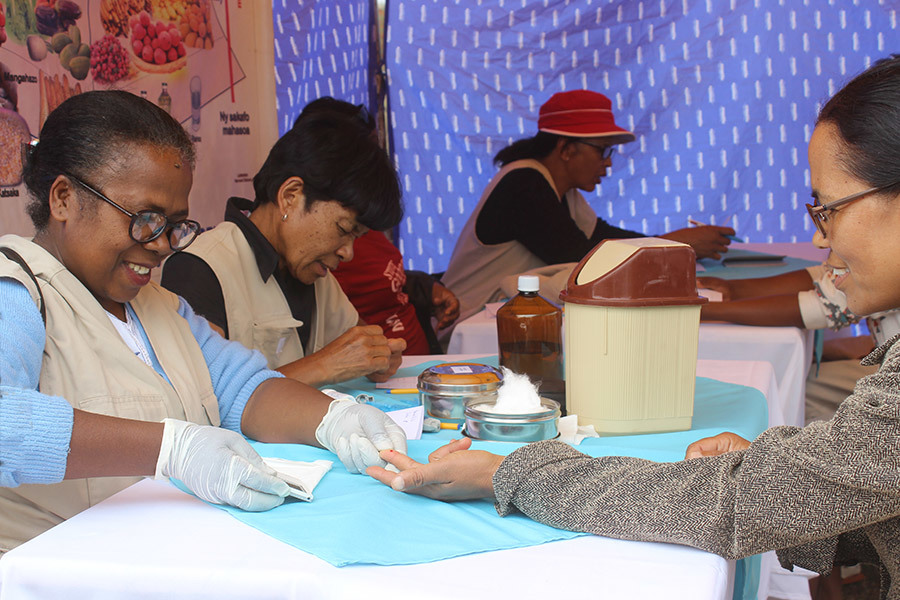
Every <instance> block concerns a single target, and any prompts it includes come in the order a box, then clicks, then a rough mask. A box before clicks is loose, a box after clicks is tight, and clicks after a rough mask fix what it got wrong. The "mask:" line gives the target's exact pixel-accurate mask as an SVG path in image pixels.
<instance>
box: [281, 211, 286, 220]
mask: <svg viewBox="0 0 900 600" xmlns="http://www.w3.org/2000/svg"><path fill="white" fill-rule="evenodd" d="M281 220H282V221H287V213H284V214H283V215H282V216H281Z"/></svg>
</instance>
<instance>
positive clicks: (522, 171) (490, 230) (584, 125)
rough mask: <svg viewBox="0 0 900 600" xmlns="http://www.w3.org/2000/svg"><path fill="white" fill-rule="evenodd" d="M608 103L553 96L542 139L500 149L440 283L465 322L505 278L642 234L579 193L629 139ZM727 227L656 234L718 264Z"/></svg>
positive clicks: (542, 119)
mask: <svg viewBox="0 0 900 600" xmlns="http://www.w3.org/2000/svg"><path fill="white" fill-rule="evenodd" d="M611 107H612V105H611V103H610V101H609V99H608V98H607V97H606V96H604V95H603V94H598V93H596V92H591V91H587V90H573V91H569V92H560V93H557V94H554V95H553V96H552V97H551V98H550V99H549V100H548V101H547V102H545V103H544V105H543V106H541V109H540V115H539V117H538V130H539V131H538V133H537V135H535V136H534V137H530V138H526V139H522V140H519V141H517V142H515V143H513V144H512V145H511V146H507V147H506V148H504V149H502V150H500V152H498V153H497V155H496V156H495V157H494V162H495V163H498V164H500V165H501V166H502V169H500V172H499V173H497V175H495V176H494V178H493V179H492V180H491V182H490V183H489V184H488V186H487V188H485V190H484V193H483V194H482V196H481V200H480V201H479V202H478V205H477V206H476V207H475V210H474V211H473V212H472V215H471V216H470V217H469V220H468V221H467V222H466V225H465V227H464V228H463V230H462V233H461V234H460V236H459V239H458V240H457V242H456V247H455V248H454V249H453V255H452V256H451V258H450V264H449V266H448V267H447V271H446V273H445V274H444V276H443V277H442V278H441V281H442V282H443V284H444V285H446V286H447V287H448V288H450V290H451V291H452V292H453V293H454V294H456V296H457V297H458V298H459V301H460V304H461V305H462V308H461V313H462V318H463V319H465V318H468V317H470V316H471V315H473V314H475V313H476V312H478V311H480V310H481V309H482V308H483V307H484V305H485V304H486V303H488V302H493V301H496V300H499V299H500V298H502V297H503V294H502V291H501V290H500V281H501V280H502V279H503V278H504V277H508V276H510V275H516V274H518V273H523V272H525V271H530V270H532V269H535V268H537V267H543V266H546V265H552V264H558V263H570V262H578V261H579V260H581V259H582V258H583V257H584V256H585V254H587V253H588V252H590V251H591V249H593V248H594V247H595V246H596V245H597V244H599V243H600V242H601V241H603V240H605V239H610V238H636V237H644V235H643V234H641V233H638V232H636V231H628V230H627V229H620V228H618V227H614V226H612V225H610V224H609V223H607V222H606V221H604V220H603V219H600V218H598V217H597V214H596V213H595V212H594V210H593V209H592V208H591V207H590V205H589V204H588V203H587V201H586V200H585V199H584V196H582V195H581V193H580V192H579V191H578V190H582V191H585V192H592V191H594V188H595V187H596V185H597V184H598V183H599V182H600V179H601V178H602V177H603V176H605V175H606V170H607V169H608V168H609V167H610V165H611V164H612V153H613V148H614V146H616V145H617V144H622V143H625V142H631V141H634V134H633V133H631V132H630V131H627V130H625V129H622V128H621V127H618V126H617V125H616V123H615V121H614V120H613V114H612V110H611ZM733 234H734V230H733V229H731V228H730V227H716V226H703V227H691V228H687V229H679V230H677V231H673V232H671V233H667V234H664V235H661V236H659V237H663V238H667V239H670V240H675V241H678V242H683V243H686V244H690V245H691V246H692V247H693V248H694V251H695V252H696V253H697V257H698V258H705V257H712V258H719V257H720V253H722V252H726V251H727V249H728V244H729V243H730V240H729V239H728V238H727V237H726V236H727V235H733Z"/></svg>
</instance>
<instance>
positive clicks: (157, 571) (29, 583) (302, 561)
mask: <svg viewBox="0 0 900 600" xmlns="http://www.w3.org/2000/svg"><path fill="white" fill-rule="evenodd" d="M434 358H435V357H414V358H411V359H410V360H407V361H406V362H405V364H406V365H413V364H417V363H419V362H421V361H423V360H432V359H434ZM442 358H447V359H464V358H466V357H449V356H448V357H442ZM697 372H698V375H701V376H704V377H714V378H718V379H721V380H723V381H728V382H730V383H738V384H741V385H748V386H751V387H756V388H757V389H760V390H761V391H762V392H763V393H765V394H767V395H768V394H772V393H773V392H775V389H776V388H775V385H774V376H773V374H772V371H771V367H770V366H769V365H768V364H767V363H758V362H757V363H753V362H735V361H705V360H701V361H698V370H697ZM386 518H402V517H399V516H393V517H391V516H387V515H386ZM733 570H734V565H733V563H730V562H729V561H726V560H724V559H723V558H721V557H719V556H715V555H713V554H709V553H707V552H703V551H700V550H695V549H692V548H687V547H683V546H677V545H671V544H653V543H643V542H626V541H621V540H613V539H608V538H603V537H598V536H586V537H581V538H576V539H572V540H566V541H561V542H553V543H550V544H543V545H540V546H533V547H529V548H519V549H514V550H503V551H497V552H489V553H482V554H474V555H469V556H462V557H458V558H453V559H449V560H444V561H440V562H435V563H427V564H420V565H411V566H394V567H380V566H353V567H345V568H340V569H339V568H336V567H333V566H332V565H330V564H328V563H326V562H325V561H323V560H320V559H318V558H316V557H315V556H312V555H310V554H307V553H305V552H303V551H301V550H298V549H296V548H294V547H292V546H288V545H286V544H284V543H282V542H279V541H277V540H275V539H273V538H270V537H269V536H267V535H265V534H263V533H260V532H259V531H257V530H255V529H253V528H251V527H249V526H247V525H244V524H243V523H241V522H239V521H237V520H236V519H234V518H233V517H231V516H230V515H229V514H227V513H226V512H224V511H221V510H219V509H216V508H214V507H212V506H209V505H207V504H205V503H203V502H201V501H199V500H197V499H196V498H194V497H192V496H190V495H188V494H185V493H183V492H181V491H179V490H177V489H176V488H175V487H173V486H172V485H170V484H168V483H166V482H156V481H150V480H145V481H142V482H140V483H138V484H136V485H134V486H132V487H130V488H128V489H126V490H124V491H122V492H120V493H118V494H116V495H115V496H113V497H112V498H109V499H108V500H106V501H104V502H101V503H100V504H98V505H97V506H95V507H93V508H91V509H89V510H87V511H85V512H83V513H81V514H79V515H76V516H75V517H73V518H72V519H69V520H68V521H66V522H64V523H62V524H61V525H59V526H57V527H55V528H53V529H51V530H50V531H48V532H46V533H45V534H43V535H41V536H38V537H37V538H35V539H33V540H31V541H30V542H28V543H26V544H23V545H22V546H20V547H19V548H16V549H15V550H12V551H11V552H9V553H7V554H6V555H5V556H3V557H2V558H0V600H6V599H10V598H16V599H30V598H34V599H38V598H40V599H45V598H67V599H79V598H92V599H102V598H122V597H127V598H167V599H168V598H188V597H204V598H220V599H224V598H241V599H244V598H259V599H262V598H304V599H312V598H323V599H324V598H350V597H355V598H366V599H367V600H378V599H382V598H383V599H385V600H400V599H404V598H410V599H412V598H416V599H418V598H426V597H427V598H448V599H450V598H452V599H454V600H455V599H456V598H459V597H460V596H461V595H464V596H465V597H467V598H491V599H492V600H495V599H497V598H513V597H522V598H534V597H549V596H556V597H562V598H565V597H571V598H577V597H581V596H583V595H584V594H585V592H586V591H595V590H602V595H603V597H606V598H634V599H641V598H647V599H651V598H652V599H656V598H684V599H691V600H694V599H727V598H731V593H732V592H731V590H732V586H733ZM761 584H765V581H761Z"/></svg>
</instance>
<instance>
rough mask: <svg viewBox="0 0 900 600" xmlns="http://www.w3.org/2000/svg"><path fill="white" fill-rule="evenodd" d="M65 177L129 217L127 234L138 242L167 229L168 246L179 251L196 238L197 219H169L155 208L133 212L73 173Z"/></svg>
mask: <svg viewBox="0 0 900 600" xmlns="http://www.w3.org/2000/svg"><path fill="white" fill-rule="evenodd" d="M66 177H68V178H69V179H71V180H72V181H74V182H75V183H77V184H78V185H80V186H81V187H83V188H84V189H86V190H87V191H89V192H90V193H92V194H93V195H95V196H97V197H98V198H100V199H101V200H103V201H104V202H106V203H108V204H111V205H113V206H115V207H116V208H118V209H119V210H120V211H122V212H123V213H125V214H126V215H128V216H129V217H131V226H130V228H129V230H128V234H129V235H130V236H131V239H133V240H134V241H135V242H137V243H139V244H146V243H147V242H152V241H153V240H155V239H156V238H158V237H159V236H161V235H162V234H163V233H164V232H165V231H166V230H168V232H169V233H168V236H167V238H168V240H169V247H170V248H171V249H172V250H174V251H175V252H179V251H181V250H184V249H185V248H187V247H188V246H190V245H191V242H193V241H194V240H195V239H196V238H197V234H198V233H200V223H198V222H197V221H192V220H190V219H183V220H181V221H169V217H167V216H166V215H165V214H163V213H161V212H159V211H156V210H142V211H138V212H136V213H133V212H131V211H129V210H128V209H126V208H124V207H122V206H120V205H118V204H117V203H115V202H113V201H112V200H110V199H109V198H107V197H106V196H105V195H104V194H102V193H100V192H98V191H97V190H96V189H94V188H92V187H91V186H89V185H88V184H86V183H85V182H83V181H82V180H80V179H78V178H77V177H75V176H74V175H69V174H66Z"/></svg>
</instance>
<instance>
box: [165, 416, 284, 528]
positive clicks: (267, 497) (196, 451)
mask: <svg viewBox="0 0 900 600" xmlns="http://www.w3.org/2000/svg"><path fill="white" fill-rule="evenodd" d="M163 423H164V427H163V439H162V446H161V447H160V449H159V458H158V459H157V461H156V474H155V476H154V479H165V478H168V477H174V478H175V479H178V480H180V481H181V482H182V483H184V485H186V486H187V488H188V489H189V490H191V491H192V492H194V493H195V494H196V495H197V496H199V497H200V498H202V499H204V500H206V501H207V502H214V503H215V504H230V505H231V506H236V507H238V508H242V509H244V510H250V511H262V510H269V509H271V508H275V507H276V506H278V505H279V504H281V503H282V502H284V498H285V496H287V495H288V492H289V489H288V485H287V484H286V483H285V482H284V481H282V480H280V479H278V478H277V477H276V476H275V471H274V470H272V469H271V468H270V467H269V466H267V465H266V464H265V463H264V462H263V460H262V458H260V456H259V454H257V453H256V451H255V450H253V448H251V447H250V444H248V443H247V441H246V440H245V439H244V438H243V437H241V435H240V434H238V433H235V432H234V431H229V430H227V429H222V428H220V427H211V426H204V425H196V424H194V423H187V422H185V421H177V420H175V419H166V420H165V421H163Z"/></svg>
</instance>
